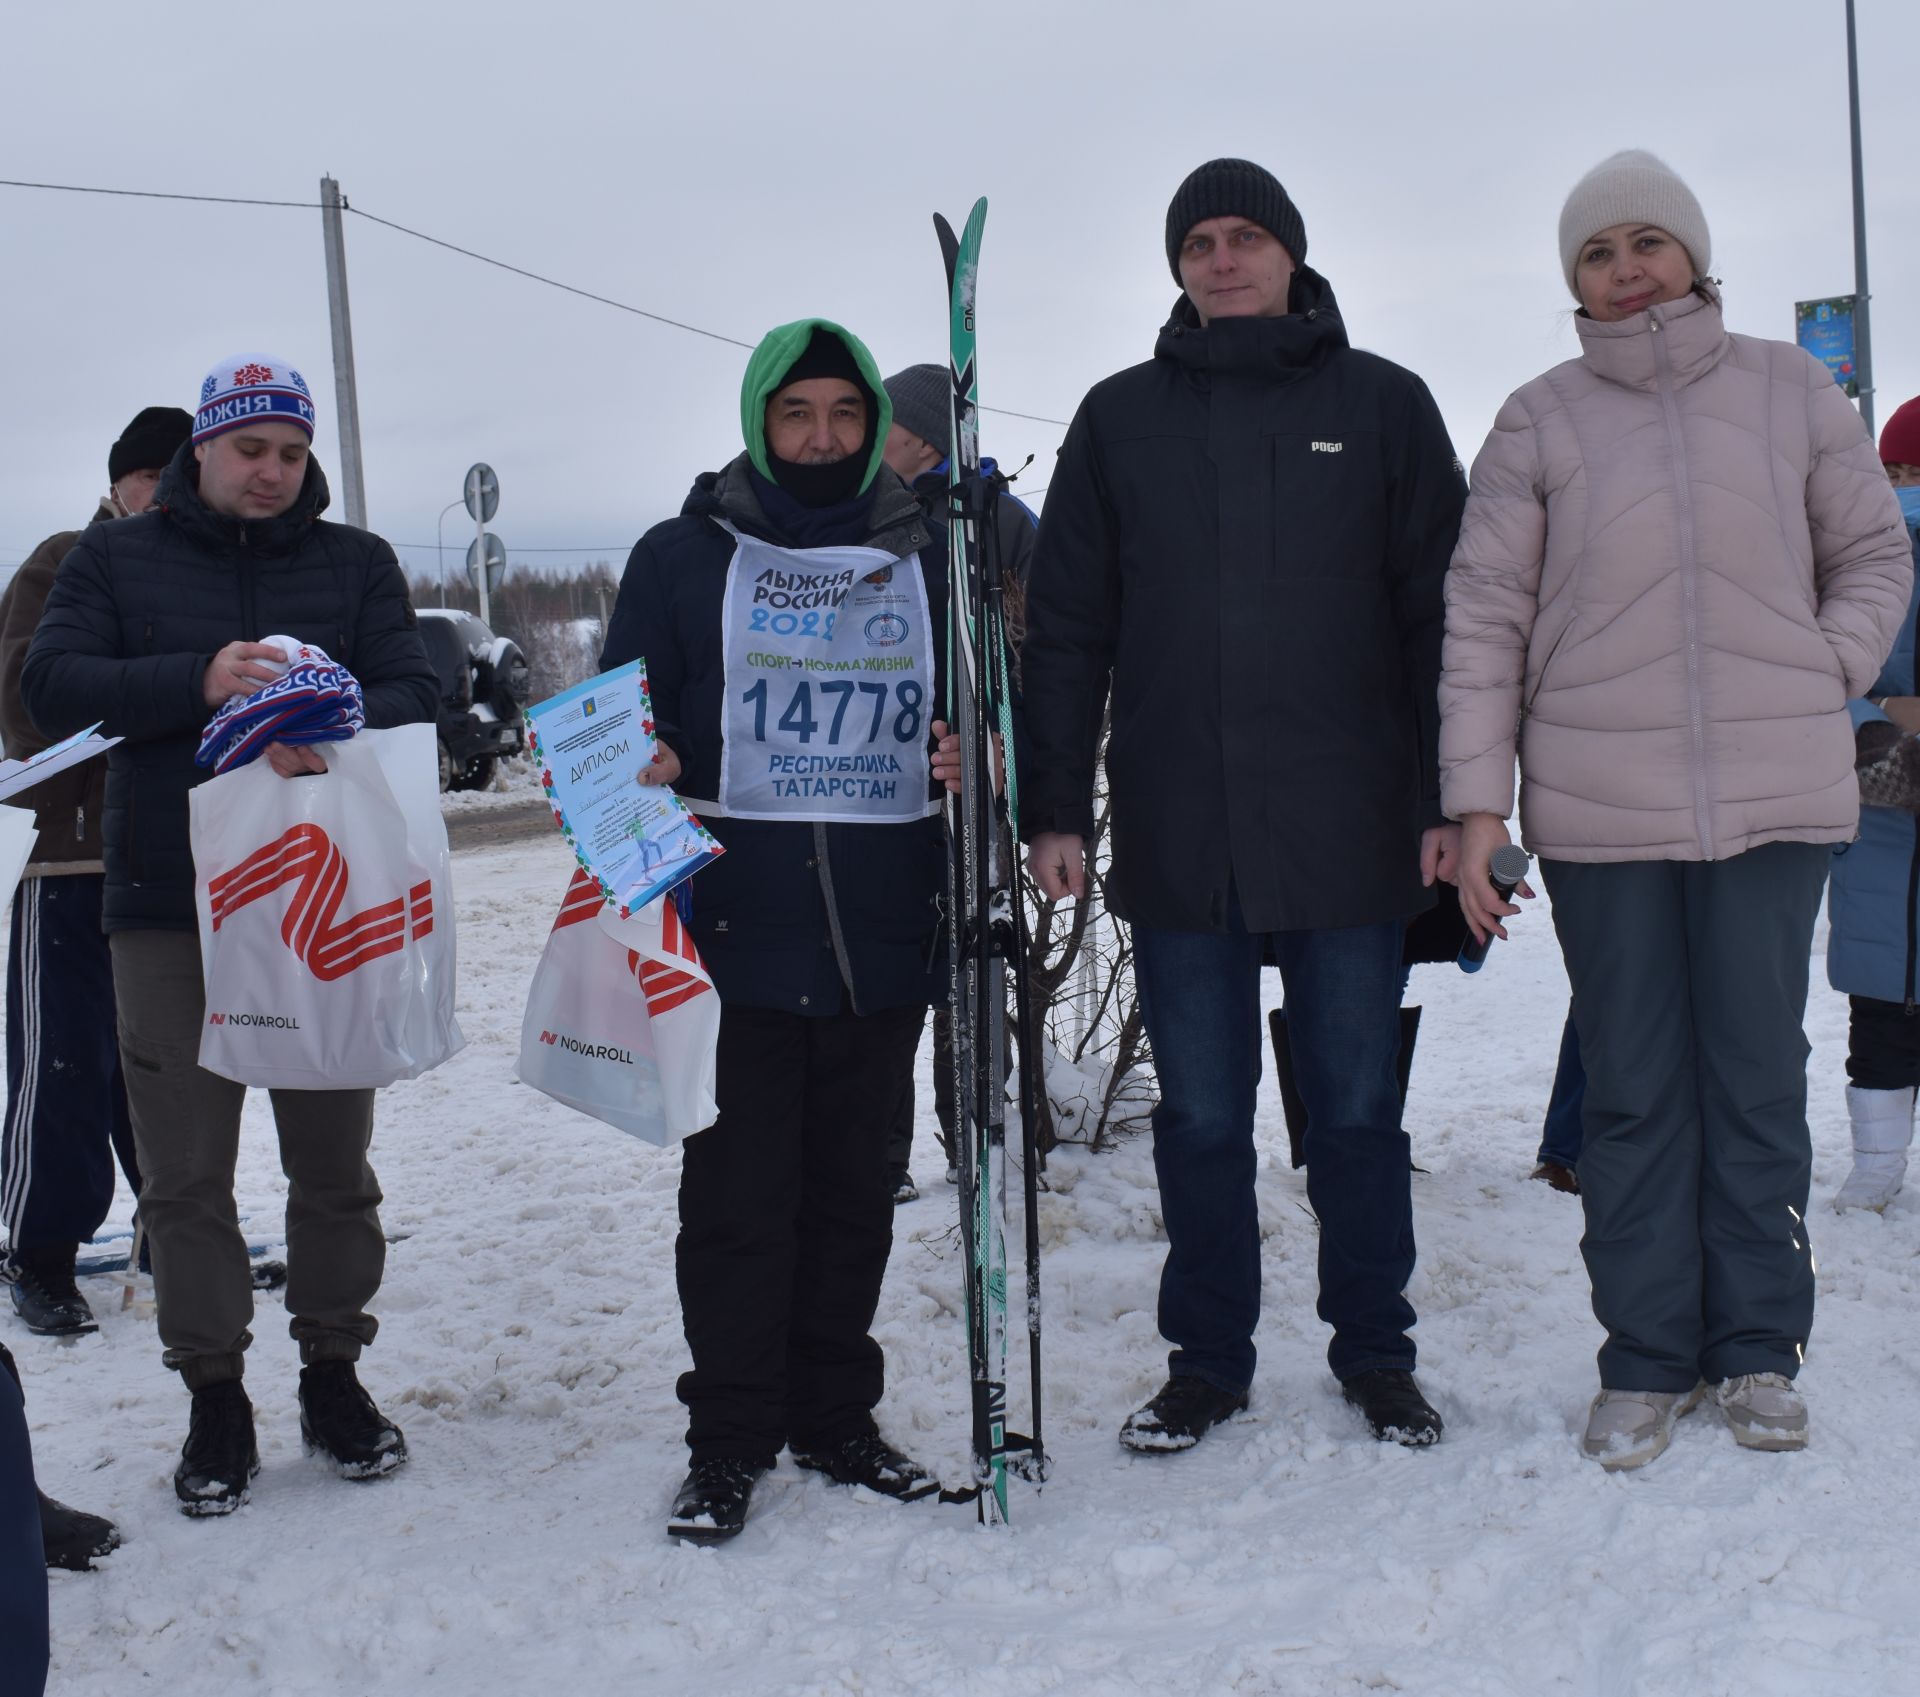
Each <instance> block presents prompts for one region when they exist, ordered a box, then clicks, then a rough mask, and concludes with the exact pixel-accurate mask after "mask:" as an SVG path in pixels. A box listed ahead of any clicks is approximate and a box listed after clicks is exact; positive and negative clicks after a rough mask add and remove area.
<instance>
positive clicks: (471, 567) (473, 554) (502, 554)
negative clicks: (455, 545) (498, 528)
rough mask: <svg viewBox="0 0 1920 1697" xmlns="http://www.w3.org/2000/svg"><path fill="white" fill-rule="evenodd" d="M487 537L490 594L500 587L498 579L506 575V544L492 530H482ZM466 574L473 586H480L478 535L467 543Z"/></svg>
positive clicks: (488, 591) (476, 587)
mask: <svg viewBox="0 0 1920 1697" xmlns="http://www.w3.org/2000/svg"><path fill="white" fill-rule="evenodd" d="M481 535H482V536H484V537H485V538H486V539H487V590H486V592H487V594H489V595H491V594H493V593H494V591H495V590H497V589H498V588H499V587H500V580H501V579H502V578H503V577H505V576H506V575H507V545H506V544H505V543H504V542H502V541H501V540H500V538H499V537H497V536H495V535H494V534H493V532H492V531H490V530H487V531H482V532H481ZM467 576H468V577H469V578H470V579H471V580H472V582H473V587H474V588H475V589H478V588H479V587H480V537H479V536H476V537H475V538H474V539H473V540H472V541H471V542H469V543H468V544H467Z"/></svg>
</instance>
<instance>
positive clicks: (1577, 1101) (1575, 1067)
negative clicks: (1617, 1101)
mask: <svg viewBox="0 0 1920 1697" xmlns="http://www.w3.org/2000/svg"><path fill="white" fill-rule="evenodd" d="M1586 1099H1587V1069H1586V1068H1585V1067H1583V1066H1582V1065H1581V1064H1580V1033H1579V1032H1578V1031H1577V1030H1575V1029H1574V1024H1573V1013H1572V1010H1571V1009H1569V1010H1568V1013H1567V1023H1566V1025H1565V1026H1563V1027H1562V1028H1561V1032H1560V1059H1559V1061H1558V1062H1557V1063H1556V1064H1555V1066H1554V1069H1553V1094H1552V1095H1551V1096H1549V1097H1548V1098H1547V1118H1546V1122H1545V1123H1544V1124H1543V1125H1542V1126H1541V1127H1540V1153H1539V1155H1538V1157H1537V1159H1539V1160H1541V1161H1551V1162H1552V1163H1553V1164H1554V1165H1555V1166H1557V1167H1565V1168H1567V1170H1568V1171H1569V1172H1571V1171H1572V1170H1573V1169H1574V1168H1576V1167H1578V1166H1579V1165H1580V1145H1581V1142H1582V1141H1583V1133H1582V1132H1581V1129H1580V1116H1581V1112H1582V1110H1583V1108H1584V1107H1585V1104H1586Z"/></svg>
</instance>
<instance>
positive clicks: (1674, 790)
mask: <svg viewBox="0 0 1920 1697" xmlns="http://www.w3.org/2000/svg"><path fill="white" fill-rule="evenodd" d="M1574 322H1575V325H1576V327H1577V328H1578V330H1579V332H1580V339H1581V343H1582V350H1581V357H1580V358H1579V359H1577V360H1569V361H1568V362H1567V363H1566V364H1565V365H1560V366H1556V367H1555V368H1554V369H1553V370H1551V371H1549V372H1547V373H1546V374H1545V375H1544V376H1542V377H1537V378H1535V379H1534V380H1533V382H1531V383H1529V384H1527V385H1526V386H1525V387H1524V388H1523V389H1521V390H1519V391H1518V392H1517V393H1516V394H1514V395H1513V396H1512V397H1511V398H1509V400H1508V401H1507V403H1506V405H1505V406H1503V407H1502V408H1501V409H1500V416H1499V418H1498V419H1497V420H1496V422H1495V424H1494V428H1493V433H1492V434H1491V435H1490V436H1488V438H1487V442H1486V446H1485V447H1484V448H1482V449H1481V450H1480V457H1479V458H1478V459H1477V460H1476V461H1475V462H1474V466H1473V485H1472V493H1471V495H1470V496H1469V497H1468V500H1467V510H1466V517H1465V519H1464V521H1463V522H1462V524H1461V528H1460V542H1459V546H1458V547H1457V548H1456V549H1455V551H1454V556H1453V564H1452V568H1451V571H1450V572H1449V575H1448V578H1447V637H1446V649H1445V660H1444V670H1443V672H1442V675H1441V680H1440V713H1441V729H1440V773H1441V790H1440V795H1441V806H1442V807H1443V808H1444V809H1445V811H1446V813H1447V814H1448V816H1449V817H1451V818H1455V819H1459V818H1462V817H1464V816H1465V815H1466V814H1469V813H1492V814H1495V815H1497V816H1499V817H1500V818H1505V817H1507V815H1508V814H1509V813H1511V812H1512V810H1513V767H1514V753H1515V743H1516V741H1517V742H1518V744H1519V756H1520V769H1521V779H1522V788H1521V796H1520V822H1521V833H1522V837H1523V840H1524V841H1525V843H1526V845H1527V846H1528V847H1529V848H1530V849H1532V850H1533V852H1534V853H1536V854H1539V855H1543V856H1545V857H1546V858H1548V859H1552V860H1582V861H1614V860H1725V859H1727V858H1728V857H1729V856H1732V855H1736V854H1739V853H1741V852H1742V851H1743V850H1746V849H1750V848H1755V847H1758V846H1759V845H1760V844H1761V843H1766V842H1775V841H1788V842H1816V843H1824V842H1845V841H1848V840H1849V839H1851V838H1852V837H1853V835H1854V833H1855V830H1856V829H1857V827H1858V824H1859V802H1860V798H1859V791H1858V788H1857V786H1856V784H1855V782H1854V776H1853V731H1852V726H1851V723H1850V721H1849V719H1848V717H1847V712H1846V707H1845V703H1846V700H1847V698H1848V697H1849V696H1853V695H1859V694H1861V693H1862V692H1863V691H1865V690H1866V688H1867V687H1868V685H1869V684H1871V683H1872V681H1873V679H1874V678H1875V676H1876V675H1877V674H1878V673H1879V670H1880V666H1881V663H1882V662H1883V661H1884V660H1885V659H1886V657H1887V654H1888V651H1889V650H1890V649H1891V648H1892V646H1893V639H1894V634H1895V632H1896V630H1897V629H1898V627H1899V623H1900V619H1901V616H1902V614H1903V613H1904V612H1905V611H1906V607H1907V599H1908V595H1909V592H1910V590H1911V587H1912V577H1913V567H1912V560H1911V555H1910V553H1909V549H1908V543H1907V535H1906V529H1905V526H1904V525H1903V523H1902V522H1901V517H1900V504H1899V501H1898V499H1897V498H1896V497H1895V495H1894V493H1893V490H1892V487H1891V486H1890V485H1889V484H1888V482H1887V479H1886V476H1885V474H1884V473H1883V472H1882V470H1881V468H1880V462H1879V459H1878V457H1877V456H1876V454H1875V453H1874V449H1873V445H1872V443H1871V442H1870V441H1869V440H1868V438H1867V433H1866V430H1865V428H1864V427H1863V426H1862V424H1861V422H1860V417H1859V414H1858V413H1856V412H1855V411H1854V409H1853V407H1852V406H1851V405H1850V404H1849V403H1848V401H1847V399H1846V397H1845V396H1844V395H1843V394H1842V393H1841V392H1840V388H1839V385H1838V384H1836V383H1835V382H1834V380H1833V378H1832V377H1831V376H1830V375H1829V374H1828V373H1827V371H1826V369H1825V368H1824V367H1823V366H1821V365H1820V364H1819V363H1818V362H1817V361H1816V360H1814V359H1813V358H1812V356H1811V355H1809V354H1807V353H1804V352H1803V351H1802V350H1801V349H1799V348H1797V347H1794V346H1793V345H1792V344H1790V343H1786V342H1769V341H1762V340H1760V339H1758V338H1756V337H1752V336H1735V335H1729V334H1728V333H1727V330H1726V328H1725V325H1724V324H1723V323H1722V320H1721V315H1720V304H1719V300H1718V297H1717V296H1715V295H1713V294H1712V293H1711V291H1710V287H1709V286H1707V285H1702V286H1701V290H1700V292H1697V293H1695V294H1693V295H1690V296H1688V298H1687V299H1685V300H1683V301H1675V302H1673V303H1672V304H1671V305H1667V306H1656V307H1650V308H1648V309H1647V310H1646V311H1644V312H1639V313H1635V314H1634V315H1633V316H1632V317H1631V318H1627V319H1624V320H1622V321H1621V322H1620V323H1617V324H1599V323H1595V322H1593V321H1592V320H1590V319H1588V318H1586V317H1585V316H1584V315H1582V316H1581V317H1579V318H1576V319H1575V321H1574Z"/></svg>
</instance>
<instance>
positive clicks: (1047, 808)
mask: <svg viewBox="0 0 1920 1697" xmlns="http://www.w3.org/2000/svg"><path fill="white" fill-rule="evenodd" d="M1292 307H1293V310H1292V312H1291V313H1290V314H1289V315H1288V316H1286V317H1283V318H1231V319H1216V320H1215V321H1214V322H1213V323H1212V324H1211V325H1209V326H1206V327H1204V328H1203V327H1202V326H1201V325H1200V324H1199V322H1198V319H1197V318H1196V317H1195V315H1194V313H1193V309H1192V307H1191V305H1190V304H1189V303H1188V301H1187V300H1186V297H1185V296H1182V297H1181V300H1180V303H1179V306H1178V307H1177V308H1176V309H1175V312H1174V316H1173V318H1172V319H1171V320H1170V321H1169V323H1168V324H1167V326H1166V327H1165V328H1164V329H1163V330H1162V331H1161V332H1160V337H1159V340H1158V342H1157V343H1156V345H1155V347H1154V357H1153V358H1152V359H1151V360H1149V361H1148V362H1147V363H1145V364H1144V365H1137V366H1133V367H1131V368H1129V369H1128V370H1126V371H1122V372H1120V373H1118V374H1117V375H1115V376H1113V377H1109V378H1107V379H1106V380H1105V381H1104V382H1102V383H1099V384H1096V385H1095V387H1094V388H1093V390H1092V391H1091V392H1090V393H1089V394H1088V396H1087V398H1086V400H1085V401H1083V402H1082V403H1081V406H1080V410H1079V413H1078V414H1077V416H1076V417H1075V418H1074V421H1073V424H1072V427H1071V428H1070V429H1069V431H1068V432H1067V439H1066V442H1065V444H1064V445H1063V447H1062V448H1061V450H1060V462H1059V465H1058V467H1057V468H1056V470H1055V471H1054V474H1053V476H1052V478H1051V479H1050V480H1049V485H1048V492H1047V501H1046V506H1045V509H1044V511H1043V512H1042V515H1041V521H1040V536H1039V541H1038V544H1037V546H1036V549H1035V553H1034V562H1033V575H1032V579H1031V581H1030V583H1029V585H1028V593H1027V621H1028V624H1027V637H1026V645H1025V650H1024V655H1023V661H1022V665H1023V671H1024V685H1025V697H1026V715H1025V718H1026V723H1025V730H1026V734H1027V737H1028V738H1029V739H1030V743H1031V749H1030V753H1029V757H1028V759H1029V764H1028V768H1027V770H1026V771H1025V772H1024V773H1023V774H1022V777H1021V789H1022V805H1021V810H1020V826H1021V832H1022V834H1023V835H1024V836H1027V837H1032V836H1034V835H1036V834H1038V833H1040V832H1042V831H1070V832H1074V833H1077V834H1078V835H1081V836H1090V835H1091V833H1092V827H1093V809H1092V794H1093V779H1094V756H1095V747H1096V743H1097V741H1098V737H1099V730H1100V722H1101V713H1102V710H1103V708H1104V707H1105V705H1106V703H1107V697H1108V692H1109V687H1111V692H1112V709H1113V711H1112V733H1111V740H1110V742H1109V745H1108V750H1107V778H1108V782H1109V785H1110V787H1111V794H1112V800H1113V810H1112V820H1113V844H1112V848H1113V866H1112V872H1111V876H1110V877H1109V879H1108V881H1107V894H1108V899H1109V900H1110V901H1111V903H1112V905H1113V907H1114V909H1115V910H1116V911H1117V912H1118V913H1119V914H1120V915H1121V916H1122V917H1123V918H1126V919H1129V920H1132V921H1135V922H1137V923H1139V924H1143V925H1151V926H1161V927H1166V928H1171V929H1178V930H1190V931H1220V930H1223V929H1225V928H1226V925H1227V913H1228V891H1229V888H1230V887H1231V888H1232V889H1234V890H1235V891H1237V893H1238V896H1239V901H1240V908H1241V912H1242V914H1243V915H1244V919H1245V924H1246V926H1247V928H1248V929H1249V930H1252V931H1281V930H1295V929H1320V928H1330V927H1335V926H1348V925H1362V924H1371V923H1375V922H1378V921H1383V920H1388V919H1395V918H1406V917H1409V916H1411V915H1413V914H1416V913H1419V912H1421V911H1423V910H1424V909H1426V908H1427V907H1429V906H1430V905H1431V904H1432V902H1433V899H1434V894H1433V892H1432V891H1431V890H1427V889H1423V888H1422V886H1421V883H1420V871H1419V851H1420V833H1421V831H1422V830H1423V829H1424V828H1426V827H1428V826H1434V825H1440V824H1443V823H1444V822H1445V821H1444V818H1443V816H1442V814H1441V812H1440V798H1439V763H1438V735H1439V711H1438V703H1437V690H1438V684H1439V677H1440V639H1441V633H1442V628H1443V620H1444V604H1443V600H1442V585H1443V582H1444V579H1445V576H1446V569H1447V561H1448V559H1449V557H1450V555H1451V554H1452V552H1453V545H1454V539H1455V535H1456V533H1457V531H1458V530H1459V525H1460V512H1461V508H1462V506H1463V505H1464V503H1465V499H1466V481H1465V477H1464V475H1463V473H1462V471H1461V468H1460V462H1459V461H1458V460H1457V459H1456V458H1455V457H1454V453H1453V445H1452V443H1451V442H1450V441H1449V440H1448V438H1447V432H1446V427H1445V425H1444V424H1442V422H1441V420H1440V414H1439V411H1438V409H1437V408H1436V407H1435V406H1434V404H1433V398H1432V397H1431V396H1430V395H1429V394H1428V393H1427V390H1426V386H1425V385H1424V384H1423V383H1422V382H1421V381H1420V380H1419V378H1417V377H1415V376H1414V375H1413V374H1412V373H1411V372H1408V371H1405V370H1402V369H1401V368H1400V367H1399V366H1397V365H1392V364H1390V363H1388V362H1387V361H1386V360H1384V359H1380V358H1377V357H1376V356H1374V355H1372V354H1367V353H1361V352H1359V351H1357V350H1355V349H1352V348H1350V347H1348V345H1347V337H1346V331H1345V329H1344V327H1343V326H1342V324H1341V322H1340V315H1339V312H1338V309H1337V307H1336V306H1335V303H1334V299H1333V292H1332V290H1331V289H1330V288H1329V287H1328V285H1327V283H1326V281H1325V279H1324V278H1322V277H1320V276H1319V275H1318V274H1317V273H1316V272H1313V271H1311V270H1308V269H1306V268H1305V267H1302V268H1301V270H1300V271H1299V272H1297V273H1296V275H1295V279H1294V295H1293V301H1292Z"/></svg>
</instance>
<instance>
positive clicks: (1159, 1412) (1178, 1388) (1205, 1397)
mask: <svg viewBox="0 0 1920 1697" xmlns="http://www.w3.org/2000/svg"><path fill="white" fill-rule="evenodd" d="M1246 1406H1247V1393H1246V1392H1245V1391H1223V1390H1222V1389H1221V1388H1220V1387H1219V1386H1218V1385H1216V1384H1213V1383H1212V1382H1211V1381H1209V1380H1206V1379H1196V1378H1194V1377H1193V1376H1192V1375H1190V1374H1182V1375H1181V1376H1180V1377H1178V1378H1175V1379H1169V1380H1168V1381H1167V1382H1166V1383H1165V1384H1164V1385H1162V1386H1161V1387H1160V1389H1159V1392H1158V1393H1157V1394H1156V1395H1155V1396H1154V1397H1153V1399H1152V1400H1151V1401H1150V1402H1148V1403H1146V1404H1145V1405H1144V1406H1143V1407H1140V1408H1136V1409H1135V1410H1134V1411H1133V1412H1132V1413H1131V1414H1129V1415H1128V1416H1127V1418H1126V1421H1125V1423H1124V1424H1123V1425H1122V1426H1121V1428H1120V1442H1121V1443H1123V1444H1124V1445H1126V1447H1127V1448H1128V1449H1130V1450H1138V1451H1139V1452H1140V1453H1141V1454H1142V1455H1166V1454H1169V1453H1170V1452H1172V1451H1174V1450H1190V1449H1192V1448H1193V1446H1194V1445H1195V1444H1197V1443H1199V1441H1200V1440H1201V1439H1202V1438H1204V1437H1205V1436H1206V1435H1207V1433H1209V1432H1210V1431H1212V1430H1213V1428H1214V1427H1215V1426H1217V1425H1219V1424H1220V1422H1221V1421H1222V1420H1224V1419H1226V1418H1227V1416H1228V1415H1230V1414H1238V1413H1239V1412H1240V1411H1241V1409H1243V1408H1245V1407H1246Z"/></svg>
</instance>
